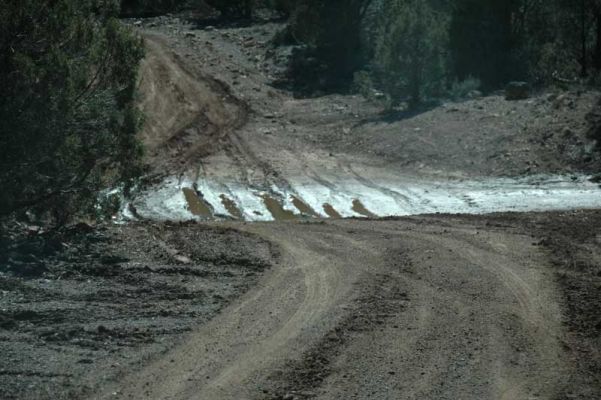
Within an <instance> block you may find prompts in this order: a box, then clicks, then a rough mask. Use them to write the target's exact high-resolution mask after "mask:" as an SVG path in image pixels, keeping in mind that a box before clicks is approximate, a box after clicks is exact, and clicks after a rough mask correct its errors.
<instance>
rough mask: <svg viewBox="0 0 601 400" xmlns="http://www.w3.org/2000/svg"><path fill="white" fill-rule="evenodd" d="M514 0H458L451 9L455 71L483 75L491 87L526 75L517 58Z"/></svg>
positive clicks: (451, 49) (451, 50)
mask: <svg viewBox="0 0 601 400" xmlns="http://www.w3.org/2000/svg"><path fill="white" fill-rule="evenodd" d="M517 9H518V1H515V0H505V1H498V0H458V1H456V2H455V7H454V9H453V12H452V18H451V21H452V22H451V27H450V43H449V47H450V52H451V54H452V63H453V71H454V73H455V74H456V76H457V77H458V78H459V79H460V80H462V79H465V78H467V77H468V76H476V77H478V78H480V79H481V80H482V81H483V82H485V83H486V84H487V86H489V87H497V86H499V85H502V84H504V83H506V82H508V81H510V80H512V79H519V78H524V74H525V73H526V71H525V66H524V65H523V63H520V62H516V61H517V60H516V59H515V58H514V56H515V55H516V54H515V53H514V49H515V46H516V44H517V38H516V36H515V34H514V31H513V29H512V28H513V27H512V20H513V16H514V15H515V13H516V11H517Z"/></svg>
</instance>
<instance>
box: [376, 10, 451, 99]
mask: <svg viewBox="0 0 601 400" xmlns="http://www.w3.org/2000/svg"><path fill="white" fill-rule="evenodd" d="M381 12H382V15H381V17H380V21H381V27H380V29H379V30H378V33H377V39H376V52H375V57H374V72H375V74H374V75H375V76H376V78H377V81H378V82H379V88H380V90H382V91H383V92H384V93H386V94H387V95H388V97H389V100H390V105H391V106H396V105H398V104H399V103H400V102H401V101H402V100H407V101H408V104H409V105H410V106H411V107H415V106H417V105H419V104H420V103H421V102H422V100H423V99H424V98H429V97H440V96H441V95H442V94H443V92H444V88H445V83H446V77H447V75H446V66H447V58H448V56H447V48H448V19H449V18H448V16H447V15H446V14H445V13H444V12H443V11H442V10H436V9H434V8H433V7H432V5H431V4H430V3H429V2H428V1H424V0H386V1H385V2H384V6H383V7H382V11H381Z"/></svg>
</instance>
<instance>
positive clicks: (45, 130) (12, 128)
mask: <svg viewBox="0 0 601 400" xmlns="http://www.w3.org/2000/svg"><path fill="white" fill-rule="evenodd" d="M117 13H118V4H117V3H116V2H113V1H107V0H57V1H53V2H48V1H44V0H7V1H5V2H3V3H2V4H1V5H0V75H1V76H0V92H1V93H2V96H1V97H0V160H1V161H0V162H1V169H0V185H1V186H2V191H1V194H0V214H2V215H6V214H7V213H10V212H12V211H14V210H18V209H23V208H27V207H34V206H35V207H40V208H42V209H44V210H46V211H51V212H52V213H53V214H54V217H55V218H56V220H58V221H59V222H61V221H64V219H65V218H66V217H67V216H68V215H69V214H71V213H72V212H73V211H74V210H82V209H84V208H85V207H86V206H87V207H91V205H92V204H93V203H94V199H95V197H96V193H97V191H98V190H99V188H100V187H101V185H102V183H103V181H105V182H104V183H106V180H108V179H111V180H118V179H127V178H129V177H131V176H132V175H133V174H135V173H136V172H137V168H138V164H137V160H138V159H139V155H140V147H139V145H138V143H137V141H136V138H135V134H136V131H137V127H138V120H139V117H138V115H137V112H136V109H135V107H134V94H135V84H136V74H137V66H138V64H139V61H140V60H141V58H142V56H143V47H142V42H141V39H138V38H136V37H134V36H133V35H132V34H131V33H130V32H129V30H128V29H126V28H124V27H123V26H122V25H121V24H120V23H119V22H118V21H117V20H116V19H115V18H114V16H115V15H116V14H117Z"/></svg>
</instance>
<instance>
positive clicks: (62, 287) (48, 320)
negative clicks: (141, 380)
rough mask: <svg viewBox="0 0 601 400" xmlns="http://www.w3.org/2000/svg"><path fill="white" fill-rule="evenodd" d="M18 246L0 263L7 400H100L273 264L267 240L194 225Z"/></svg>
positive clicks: (82, 230) (0, 382)
mask: <svg viewBox="0 0 601 400" xmlns="http://www.w3.org/2000/svg"><path fill="white" fill-rule="evenodd" d="M15 233H19V232H15ZM15 240H16V243H15ZM15 240H13V241H11V242H10V245H9V247H8V248H7V247H4V246H3V248H2V253H1V254H2V260H1V265H2V266H1V267H0V354H2V358H1V361H0V397H1V398H2V399H57V398H58V399H74V398H81V397H82V396H84V395H86V394H89V393H92V392H93V390H94V389H96V388H97V387H98V386H99V385H101V384H105V383H106V382H110V381H113V380H114V379H116V378H118V377H120V376H122V375H123V374H126V373H128V372H129V371H131V370H135V369H136V368H139V366H140V365H141V364H143V363H144V362H147V361H148V360H150V359H153V358H155V357H157V356H158V355H160V354H161V353H163V352H164V351H166V350H167V349H169V348H171V347H172V346H174V345H176V344H177V343H179V342H180V341H181V340H182V337H184V336H185V334H186V333H187V332H190V331H192V330H194V329H195V328H196V327H197V326H198V325H200V324H202V323H204V322H206V321H208V320H209V319H211V318H212V317H213V316H214V315H216V314H217V313H219V312H220V311H221V310H222V309H223V308H224V307H225V306H226V305H227V304H229V303H230V302H231V300H232V299H234V298H236V297H238V296H239V295H240V294H241V293H244V292H246V291H247V290H248V288H250V287H251V286H252V285H254V284H255V283H256V282H257V280H258V279H259V277H260V276H261V275H262V273H263V272H264V271H265V269H267V268H269V266H270V265H271V263H272V262H273V260H274V254H273V252H272V249H271V246H270V244H269V243H267V242H265V241H263V240H261V239H259V238H256V237H254V236H252V235H248V234H242V233H240V232H237V231H234V230H231V229H227V228H218V227H215V228H209V227H203V226H199V225H196V224H164V225H163V224H148V223H146V224H131V225H127V226H110V225H109V226H100V227H95V228H92V227H89V226H87V225H83V224H82V225H78V226H75V227H72V228H70V229H66V230H63V231H61V232H58V233H56V232H53V233H45V234H44V233H42V234H37V233H36V234H29V235H27V236H24V237H19V238H18V239H15Z"/></svg>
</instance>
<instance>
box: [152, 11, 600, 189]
mask: <svg viewBox="0 0 601 400" xmlns="http://www.w3.org/2000/svg"><path fill="white" fill-rule="evenodd" d="M142 27H144V28H145V30H144V32H147V34H149V35H150V36H148V37H149V38H151V39H152V38H154V39H152V40H154V42H153V41H150V43H149V44H150V49H149V50H150V51H149V54H150V56H149V60H150V62H147V65H148V64H150V65H155V66H160V65H161V64H165V65H170V64H174V62H173V61H172V60H176V61H177V62H176V63H175V64H176V67H177V68H176V67H173V68H175V69H173V68H171V67H170V70H169V75H170V77H168V78H167V79H166V78H165V76H161V75H160V70H161V68H158V71H157V68H154V70H152V69H151V70H150V71H148V72H149V73H148V74H147V75H148V79H147V80H146V82H148V83H147V84H145V85H143V87H146V89H145V90H144V93H150V96H148V95H147V96H146V100H145V102H144V104H145V107H147V108H146V109H147V110H148V111H149V114H150V115H151V118H154V117H152V115H158V116H159V117H157V118H154V119H153V120H149V122H150V123H149V125H148V126H157V127H161V126H162V122H161V121H162V120H163V119H165V118H166V119H165V120H166V121H169V118H171V117H172V116H178V118H177V120H178V123H182V126H183V125H187V124H186V123H183V122H186V118H181V113H182V112H183V110H188V111H190V110H191V111H193V112H192V113H191V115H192V114H194V113H197V112H198V111H200V115H203V116H202V117H201V119H208V120H211V121H213V120H215V121H217V122H216V123H215V124H214V125H215V126H219V125H220V124H222V121H223V118H227V117H228V116H229V117H230V118H231V116H232V115H236V112H235V110H234V111H233V110H232V104H236V102H237V101H240V102H243V103H244V104H247V105H248V111H249V112H250V113H249V115H248V119H247V123H246V124H245V125H244V126H240V127H239V129H234V130H232V129H230V130H228V134H227V135H226V136H227V138H226V139H225V141H224V143H223V146H222V147H220V148H218V147H215V146H214V145H213V144H214V143H215V142H214V141H213V142H211V143H209V144H207V143H206V142H205V141H203V140H202V139H201V140H199V139H198V137H195V136H194V135H192V136H190V137H189V138H188V139H186V140H184V141H183V142H182V143H183V146H188V148H189V149H196V148H197V147H200V148H203V149H204V150H203V151H201V152H199V153H196V154H194V153H193V152H192V153H190V156H191V157H192V162H191V164H192V166H191V167H190V169H191V170H195V169H196V166H194V165H193V164H194V163H196V164H202V165H203V170H204V171H205V173H206V174H209V175H210V174H211V173H212V171H213V170H219V169H223V168H224V167H226V166H228V165H229V166H230V169H233V172H232V173H231V176H226V177H227V178H230V179H239V177H238V176H237V175H238V174H239V172H238V171H237V169H238V168H236V167H239V169H242V170H246V169H248V168H253V169H255V170H256V171H255V172H254V174H253V178H252V179H254V180H257V179H259V180H260V179H263V178H257V176H260V175H267V176H274V175H275V176H277V175H278V174H280V173H282V172H283V171H284V172H286V171H288V170H290V169H292V168H293V169H295V170H296V171H299V170H300V168H302V167H303V166H309V167H310V166H311V165H313V164H315V159H320V160H322V161H323V160H328V159H330V160H331V164H332V166H335V165H336V163H337V162H342V163H344V162H355V161H358V160H361V162H363V163H369V164H373V165H378V166H381V167H385V168H387V169H390V170H394V171H398V172H399V173H402V174H405V175H414V176H423V177H436V178H454V177H459V178H463V177H482V176H518V175H519V176H521V175H529V174H549V173H563V174H565V173H578V172H584V173H595V172H598V171H600V170H601V156H600V155H599V152H598V151H595V142H594V140H592V139H591V137H590V135H589V133H590V129H591V127H590V121H591V119H590V118H589V120H588V121H587V118H586V116H587V115H589V114H591V113H592V114H594V113H595V110H597V109H598V107H599V105H598V104H599V103H598V101H599V98H600V94H599V92H597V91H582V90H572V91H562V90H550V91H547V92H543V93H535V94H533V96H532V98H530V99H527V100H521V101H506V100H505V99H504V98H503V96H499V95H492V96H487V97H483V98H478V99H474V100H469V101H465V102H445V103H444V104H442V105H441V106H439V107H435V108H433V109H430V110H423V111H422V112H418V113H411V114H408V113H405V114H403V113H397V114H395V115H390V114H383V113H382V112H383V109H382V108H381V107H379V106H378V105H377V104H374V103H370V102H369V101H366V100H365V99H363V98H361V97H360V96H354V95H348V96H341V95H328V96H323V97H318V98H311V99H299V98H295V96H294V94H293V93H290V92H287V91H285V90H280V89H277V88H276V87H274V86H273V84H274V82H278V81H279V80H280V79H281V78H282V76H283V73H284V67H285V65H286V62H287V59H288V58H287V57H288V55H289V53H290V49H289V48H285V47H284V48H274V47H273V46H272V44H271V41H272V39H273V37H274V35H275V34H276V33H277V32H278V31H279V30H280V29H282V28H283V25H282V24H278V23H264V24H257V25H251V26H245V27H236V26H231V27H227V26H226V27H221V28H215V27H212V26H208V27H207V26H201V27H200V28H198V27H197V26H196V25H194V24H193V23H190V22H186V21H185V20H181V19H179V18H165V17H163V18H159V19H148V20H144V21H143V22H142ZM159 38H160V39H159ZM159 43H160V44H161V45H160V47H157V46H159ZM155 54H156V55H155ZM155 60H159V61H160V62H158V63H157V62H155ZM169 60H171V61H169ZM178 65H179V67H178ZM178 68H179V69H181V68H183V69H184V70H194V74H192V75H188V76H187V77H186V75H185V74H183V75H184V78H181V79H180V78H179V76H180V75H182V74H181V73H180V72H178V70H177V69H178ZM146 69H148V68H147V67H146ZM145 74H146V73H145ZM190 76H191V77H192V78H190ZM199 77H200V78H202V79H201V80H200V83H198V82H197V83H195V84H192V83H190V82H189V81H190V79H198V78H199ZM208 77H210V78H208ZM156 78H159V79H156ZM211 80H216V81H218V82H221V83H222V84H223V86H224V87H227V88H228V89H227V93H228V96H229V97H228V96H226V97H223V98H221V93H223V91H222V89H218V90H214V89H213V88H209V89H210V90H207V88H206V87H203V85H205V86H206V85H207V82H209V81H211ZM155 81H156V82H170V81H173V82H179V83H178V84H176V85H175V88H176V89H177V88H178V87H180V86H181V87H182V88H183V89H186V91H187V92H193V95H192V96H190V98H194V96H198V95H199V94H200V97H201V101H200V104H199V105H196V106H192V107H191V106H190V101H189V100H187V99H186V98H187V97H188V96H187V95H186V96H185V97H184V98H182V97H179V96H178V94H179V91H180V90H179V89H177V90H173V87H172V86H170V85H167V87H165V88H163V90H162V91H163V92H165V91H166V92H167V94H168V95H167V96H164V95H161V96H159V97H157V96H154V95H152V93H153V90H152V86H153V85H154V83H151V82H155ZM143 82H144V80H143ZM160 85H163V86H164V83H160ZM169 92H171V94H169ZM234 99H238V100H234ZM213 100H217V101H216V102H213ZM219 100H221V101H219ZM165 106H167V107H165ZM234 109H235V107H234ZM212 115H218V117H216V118H214V117H212ZM234 120H239V119H236V118H234ZM182 121H183V122H182ZM165 128H173V127H169V126H165ZM153 129H154V128H153ZM167 130H168V129H167ZM176 131H178V130H177V129H176ZM201 131H202V132H209V133H210V132H211V129H208V130H207V129H206V128H203V129H202V130H201ZM182 132H185V130H184V131H181V132H180V133H182ZM221 132H222V133H223V132H224V131H221ZM149 136H150V135H149ZM159 136H160V135H159ZM156 144H157V145H158V146H162V144H161V142H160V141H159V142H157V143H156ZM197 144H198V145H199V146H196V145H197ZM151 146H152V141H151ZM207 154H210V155H211V157H208V158H207V157H206V156H207ZM178 160H179V158H177V157H176V158H174V159H173V160H172V161H173V162H175V163H176V164H177V163H179V161H178ZM177 165H178V166H179V164H177ZM231 166H234V168H231ZM180 170H185V168H183V169H182V168H180ZM221 175H226V174H224V173H221Z"/></svg>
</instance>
